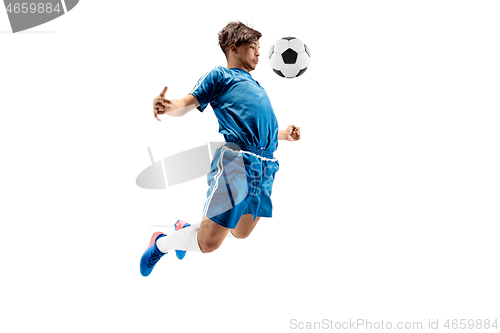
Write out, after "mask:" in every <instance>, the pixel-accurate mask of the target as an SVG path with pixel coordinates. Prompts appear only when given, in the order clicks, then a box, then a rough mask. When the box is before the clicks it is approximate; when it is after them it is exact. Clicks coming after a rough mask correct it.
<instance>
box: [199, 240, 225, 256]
mask: <svg viewBox="0 0 500 333" xmlns="http://www.w3.org/2000/svg"><path fill="white" fill-rule="evenodd" d="M221 245H222V242H216V241H211V240H210V241H205V242H203V243H201V244H200V248H201V252H203V253H210V252H214V251H215V250H217V249H218V248H219V247H220V246H221Z"/></svg>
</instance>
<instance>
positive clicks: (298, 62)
mask: <svg viewBox="0 0 500 333" xmlns="http://www.w3.org/2000/svg"><path fill="white" fill-rule="evenodd" d="M310 58H311V51H309V48H308V47H307V45H306V44H304V43H303V42H302V41H301V40H300V39H298V38H295V37H283V38H281V39H280V40H278V41H277V42H276V43H274V45H273V46H272V47H271V50H270V51H269V62H270V63H271V67H272V68H273V71H274V72H275V73H276V74H278V75H279V76H281V77H286V78H288V79H293V78H295V77H298V76H301V75H302V74H304V72H305V71H306V70H307V66H309V61H310Z"/></svg>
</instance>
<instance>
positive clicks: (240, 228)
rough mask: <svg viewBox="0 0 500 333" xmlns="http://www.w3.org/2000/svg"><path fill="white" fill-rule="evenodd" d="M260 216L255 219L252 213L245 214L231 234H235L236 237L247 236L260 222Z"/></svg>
mask: <svg viewBox="0 0 500 333" xmlns="http://www.w3.org/2000/svg"><path fill="white" fill-rule="evenodd" d="M259 220H260V216H258V217H257V218H256V219H255V220H254V219H253V215H252V214H246V215H243V216H242V217H241V218H240V221H239V222H238V225H237V226H236V228H234V229H232V230H231V234H233V236H234V237H236V238H247V237H248V236H250V234H251V233H252V231H253V229H254V228H255V226H256V225H257V222H259Z"/></svg>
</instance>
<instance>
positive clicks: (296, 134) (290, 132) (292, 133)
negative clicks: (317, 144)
mask: <svg viewBox="0 0 500 333" xmlns="http://www.w3.org/2000/svg"><path fill="white" fill-rule="evenodd" d="M285 132H286V134H287V135H286V137H285V140H287V141H297V140H300V127H297V126H295V125H290V126H288V127H287V128H286V130H285Z"/></svg>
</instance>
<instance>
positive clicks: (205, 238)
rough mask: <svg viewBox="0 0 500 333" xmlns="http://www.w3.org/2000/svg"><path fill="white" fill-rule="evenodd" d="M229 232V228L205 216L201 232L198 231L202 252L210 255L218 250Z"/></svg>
mask: <svg viewBox="0 0 500 333" xmlns="http://www.w3.org/2000/svg"><path fill="white" fill-rule="evenodd" d="M228 232H229V229H228V228H225V227H223V226H221V225H219V224H217V223H215V222H214V221H212V220H210V219H209V218H208V217H206V216H203V221H201V226H200V230H199V231H198V244H199V245H200V248H201V252H203V253H209V252H213V251H215V250H217V249H218V248H219V246H221V244H222V242H223V241H224V239H225V238H226V236H227V233H228Z"/></svg>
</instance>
